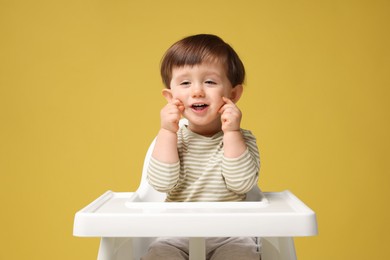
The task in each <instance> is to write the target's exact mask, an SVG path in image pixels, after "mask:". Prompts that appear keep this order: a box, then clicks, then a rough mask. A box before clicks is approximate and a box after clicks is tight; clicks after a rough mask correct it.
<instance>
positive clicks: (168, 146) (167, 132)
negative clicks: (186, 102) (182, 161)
mask: <svg viewBox="0 0 390 260" xmlns="http://www.w3.org/2000/svg"><path fill="white" fill-rule="evenodd" d="M183 110H184V107H183V104H182V102H181V101H180V100H178V99H174V100H172V101H171V102H169V103H168V104H167V105H166V106H165V107H164V108H163V109H162V110H161V113H160V116H161V128H160V131H159V132H158V134H157V139H156V144H155V147H154V150H153V153H152V156H153V158H154V159H156V160H158V161H160V162H162V163H176V162H178V161H179V155H178V152H177V134H176V132H177V131H178V130H179V120H180V118H181V113H182V111H183Z"/></svg>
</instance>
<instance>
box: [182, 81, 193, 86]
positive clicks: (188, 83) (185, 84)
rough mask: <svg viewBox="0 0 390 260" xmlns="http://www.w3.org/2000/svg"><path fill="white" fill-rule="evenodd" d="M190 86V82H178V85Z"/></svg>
mask: <svg viewBox="0 0 390 260" xmlns="http://www.w3.org/2000/svg"><path fill="white" fill-rule="evenodd" d="M190 84H191V82H189V81H182V82H180V85H182V86H187V85H190Z"/></svg>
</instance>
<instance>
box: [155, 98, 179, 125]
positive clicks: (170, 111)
mask: <svg viewBox="0 0 390 260" xmlns="http://www.w3.org/2000/svg"><path fill="white" fill-rule="evenodd" d="M183 111H184V105H183V103H182V102H181V101H180V100H179V99H172V101H170V102H169V103H168V104H167V105H165V106H164V107H163V108H162V109H161V112H160V116H161V128H162V129H165V130H168V131H170V132H172V133H176V132H177V131H178V130H179V121H180V119H181V116H182V113H183Z"/></svg>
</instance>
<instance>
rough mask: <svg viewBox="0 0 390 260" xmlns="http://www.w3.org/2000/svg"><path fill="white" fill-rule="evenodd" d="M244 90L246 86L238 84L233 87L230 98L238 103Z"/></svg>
mask: <svg viewBox="0 0 390 260" xmlns="http://www.w3.org/2000/svg"><path fill="white" fill-rule="evenodd" d="M243 90H244V87H243V86H242V85H237V86H235V87H234V88H232V91H231V93H230V100H231V101H233V102H234V103H237V102H238V100H239V99H240V97H241V95H242V91H243Z"/></svg>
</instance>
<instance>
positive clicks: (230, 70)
mask: <svg viewBox="0 0 390 260" xmlns="http://www.w3.org/2000/svg"><path fill="white" fill-rule="evenodd" d="M215 60H216V61H219V62H222V63H223V64H226V75H227V77H228V79H229V81H230V83H231V84H232V86H233V87H235V86H237V85H240V84H243V83H244V80H245V68H244V64H243V63H242V61H241V60H240V58H239V57H238V55H237V53H236V52H235V51H234V49H233V48H232V47H231V46H230V45H229V44H227V43H226V42H224V41H223V40H222V39H221V38H219V37H218V36H216V35H211V34H198V35H193V36H189V37H186V38H184V39H182V40H180V41H178V42H176V43H174V44H173V45H172V46H171V47H170V48H169V49H168V50H167V51H166V53H165V54H164V56H163V59H162V61H161V77H162V80H163V83H164V85H165V87H166V88H170V82H171V79H172V69H173V68H174V67H182V66H185V65H190V66H194V65H199V64H201V63H202V62H204V61H215Z"/></svg>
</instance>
